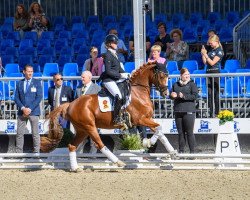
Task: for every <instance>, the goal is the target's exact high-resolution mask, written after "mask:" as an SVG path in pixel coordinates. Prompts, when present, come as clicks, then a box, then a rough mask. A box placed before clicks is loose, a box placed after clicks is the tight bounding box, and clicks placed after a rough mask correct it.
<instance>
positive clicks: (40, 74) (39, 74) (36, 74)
mask: <svg viewBox="0 0 250 200" xmlns="http://www.w3.org/2000/svg"><path fill="white" fill-rule="evenodd" d="M42 76H43V74H42V72H34V73H33V77H37V78H39V77H42Z"/></svg>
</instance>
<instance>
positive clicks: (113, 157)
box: [89, 128, 125, 167]
mask: <svg viewBox="0 0 250 200" xmlns="http://www.w3.org/2000/svg"><path fill="white" fill-rule="evenodd" d="M89 136H90V137H91V139H92V140H93V142H94V143H95V144H96V147H97V148H98V149H99V150H100V151H101V152H102V153H103V154H104V155H105V156H107V158H108V159H109V160H110V161H111V162H113V163H115V164H117V166H118V167H123V166H125V163H124V162H122V161H121V160H119V159H118V158H117V156H116V155H114V154H113V153H112V152H111V151H110V150H109V149H108V147H106V146H105V145H104V144H103V142H102V140H101V138H100V135H99V133H98V132H97V128H94V129H93V130H92V131H91V132H90V133H89Z"/></svg>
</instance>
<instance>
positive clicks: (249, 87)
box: [245, 80, 250, 98]
mask: <svg viewBox="0 0 250 200" xmlns="http://www.w3.org/2000/svg"><path fill="white" fill-rule="evenodd" d="M245 96H246V97H248V98H250V80H248V82H247V87H246V93H245Z"/></svg>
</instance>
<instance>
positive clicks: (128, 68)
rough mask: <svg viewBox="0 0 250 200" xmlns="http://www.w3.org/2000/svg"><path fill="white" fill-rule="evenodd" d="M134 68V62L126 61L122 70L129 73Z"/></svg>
mask: <svg viewBox="0 0 250 200" xmlns="http://www.w3.org/2000/svg"><path fill="white" fill-rule="evenodd" d="M134 69H135V62H126V63H125V65H124V70H125V71H126V72H128V73H131V72H132V71H133V70H134Z"/></svg>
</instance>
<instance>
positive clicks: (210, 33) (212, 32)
mask: <svg viewBox="0 0 250 200" xmlns="http://www.w3.org/2000/svg"><path fill="white" fill-rule="evenodd" d="M207 35H208V38H210V37H211V36H213V35H217V33H216V31H215V30H213V29H210V30H209V31H208V32H207ZM205 48H206V50H207V51H211V50H212V48H211V46H210V45H209V41H208V40H207V44H206V45H205Z"/></svg>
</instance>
